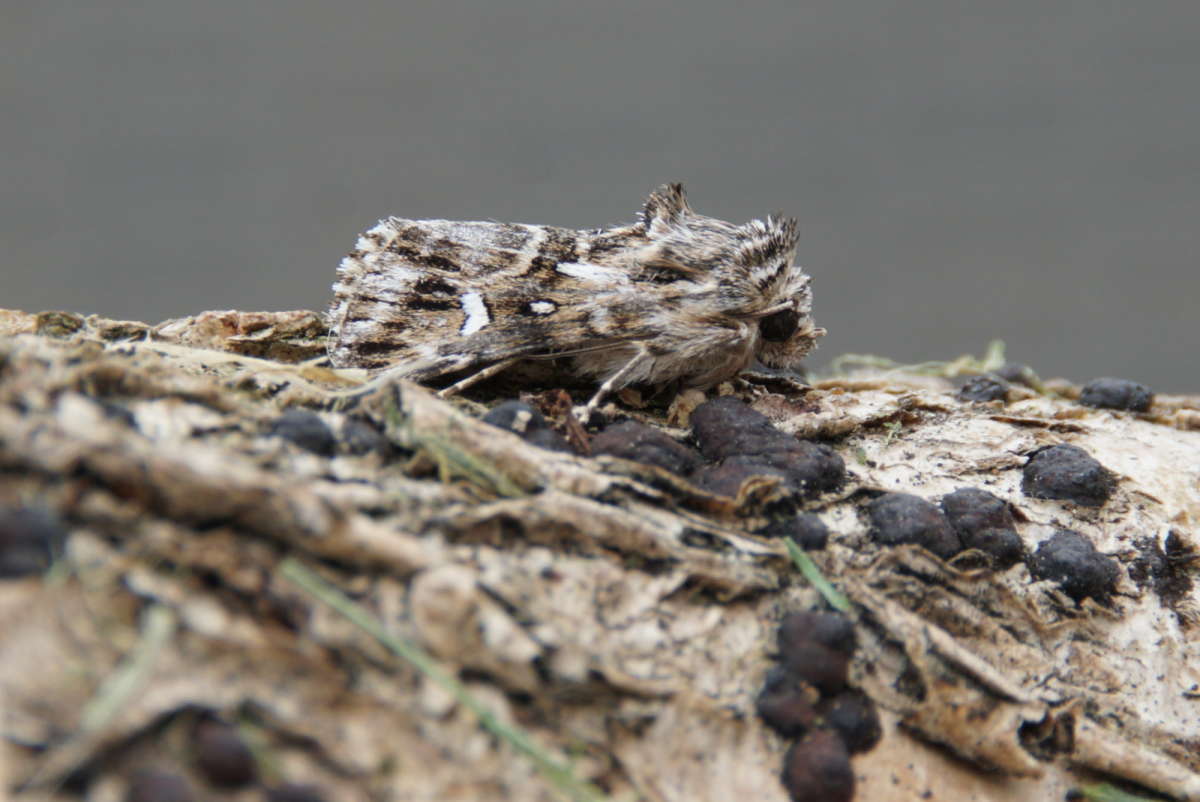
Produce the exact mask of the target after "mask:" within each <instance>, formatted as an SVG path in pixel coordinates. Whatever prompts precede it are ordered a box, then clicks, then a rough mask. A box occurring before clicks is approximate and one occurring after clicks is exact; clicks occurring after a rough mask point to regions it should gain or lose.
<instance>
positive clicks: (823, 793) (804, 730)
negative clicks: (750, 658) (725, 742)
mask: <svg viewBox="0 0 1200 802" xmlns="http://www.w3.org/2000/svg"><path fill="white" fill-rule="evenodd" d="M856 646H857V638H856V636H855V634H854V624H853V622H852V621H851V620H850V619H849V618H847V617H846V616H843V615H841V614H839V613H834V612H816V611H808V612H798V613H791V614H789V615H787V616H785V617H784V619H783V621H782V622H781V623H780V624H779V630H778V663H777V665H776V666H775V667H774V668H772V669H771V671H770V672H769V673H768V674H767V678H766V681H765V683H764V684H763V688H762V691H761V692H760V693H759V695H758V700H757V702H756V703H755V707H756V709H757V710H758V715H759V716H760V717H761V718H762V720H763V721H764V722H765V723H766V724H767V725H768V726H769V727H771V729H773V730H775V731H776V732H778V733H779V734H780V735H782V736H783V737H785V738H792V739H794V741H793V743H792V745H791V747H790V748H789V749H788V751H787V754H786V756H785V757H784V759H783V772H782V780H783V785H784V787H785V788H786V789H787V791H788V794H790V795H791V797H792V799H794V800H796V802H818V801H819V802H848V800H850V799H852V798H853V797H854V772H853V770H852V769H851V766H850V755H852V754H856V753H859V752H866V751H869V750H870V749H872V748H873V747H874V746H875V744H877V743H879V739H880V738H881V737H882V735H883V732H882V729H881V727H880V724H879V713H878V712H877V711H876V709H875V704H874V702H872V701H871V699H870V697H868V696H866V695H865V694H863V693H861V692H859V691H856V690H852V689H849V688H848V687H847V685H846V680H847V674H848V671H849V667H850V658H851V657H852V656H853V654H854V649H855V647H856Z"/></svg>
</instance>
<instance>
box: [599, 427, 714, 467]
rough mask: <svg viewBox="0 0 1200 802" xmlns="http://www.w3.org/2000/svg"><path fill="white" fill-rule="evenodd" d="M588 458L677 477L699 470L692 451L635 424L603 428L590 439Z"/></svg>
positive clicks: (651, 429)
mask: <svg viewBox="0 0 1200 802" xmlns="http://www.w3.org/2000/svg"><path fill="white" fill-rule="evenodd" d="M592 454H593V455H595V454H608V455H609V456H613V457H621V458H622V459H629V460H634V461H635V462H644V463H646V464H647V465H656V466H658V467H659V468H662V469H663V470H666V471H670V472H671V473H674V474H678V475H680V476H687V475H688V474H689V473H691V472H692V471H694V470H696V468H698V467H700V455H699V454H697V453H696V451H695V450H693V449H691V448H688V447H687V446H685V445H683V444H682V443H678V442H676V441H675V440H672V439H671V438H670V437H668V436H667V435H665V434H663V433H662V432H660V431H659V430H658V429H655V428H653V427H651V426H647V425H645V424H644V423H637V422H636V421H621V422H620V423H614V424H613V425H611V426H608V427H607V428H605V429H604V431H602V432H600V434H598V435H596V436H595V437H594V438H593V439H592Z"/></svg>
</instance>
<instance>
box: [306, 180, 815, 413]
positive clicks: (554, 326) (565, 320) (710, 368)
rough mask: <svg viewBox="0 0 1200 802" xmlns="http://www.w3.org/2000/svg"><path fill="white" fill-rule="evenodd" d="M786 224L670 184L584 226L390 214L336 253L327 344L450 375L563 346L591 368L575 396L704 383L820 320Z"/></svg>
mask: <svg viewBox="0 0 1200 802" xmlns="http://www.w3.org/2000/svg"><path fill="white" fill-rule="evenodd" d="M796 239H797V224H796V221H795V220H793V219H789V218H774V217H768V218H767V219H766V220H752V221H751V222H749V223H746V224H744V225H734V224H732V223H727V222H724V221H722V220H717V219H714V218H711V217H705V216H703V215H699V214H696V213H695V212H693V211H692V209H691V207H690V206H689V205H688V202H687V199H686V198H685V197H684V193H683V188H682V186H681V185H679V184H668V185H666V186H663V187H660V188H659V189H658V190H656V191H655V192H653V193H652V194H651V195H650V197H649V199H647V201H646V203H645V205H644V206H643V209H642V212H641V214H640V215H639V217H638V220H637V221H636V222H634V223H632V224H630V225H626V226H621V227H618V228H608V229H597V230H594V231H572V230H568V229H563V228H554V227H550V226H536V225H523V224H517V223H487V222H454V221H450V220H407V219H402V218H398V217H389V218H387V219H385V220H382V221H380V222H379V223H378V224H377V225H376V226H375V227H373V228H370V229H368V230H367V231H366V232H365V233H363V235H362V236H361V237H360V238H359V240H358V244H357V247H356V248H355V250H354V251H352V252H351V253H350V254H349V255H348V256H346V258H345V259H343V260H342V263H341V266H340V267H339V268H338V272H337V282H336V283H335V284H334V286H333V290H334V300H333V304H332V306H331V307H330V310H329V323H330V330H329V340H328V350H329V357H330V360H331V361H332V363H333V365H335V366H337V367H363V368H369V369H371V370H373V371H384V372H385V373H386V375H387V376H388V377H392V376H395V377H406V378H411V379H415V380H417V381H423V380H430V379H435V378H438V377H447V378H458V377H462V378H463V380H462V381H460V382H459V383H458V384H457V385H455V387H462V386H465V385H466V384H469V383H471V382H473V381H474V380H476V379H477V378H480V377H485V376H489V375H494V374H495V373H497V372H499V371H501V370H504V369H505V368H507V367H509V366H511V365H513V364H515V363H517V362H519V361H521V360H537V359H550V358H553V359H558V358H563V359H567V360H568V363H567V364H569V366H570V367H569V370H571V371H572V372H573V373H574V374H576V375H578V376H581V377H586V378H589V379H595V380H596V381H598V382H599V383H600V389H599V390H598V391H597V393H596V395H595V396H594V397H593V398H592V400H591V402H590V403H589V405H588V406H589V409H594V408H595V406H596V405H597V404H599V403H600V401H601V400H602V399H603V398H604V397H605V396H606V394H608V393H609V392H611V391H613V390H616V389H619V388H621V387H625V386H627V385H630V384H645V385H661V384H665V383H668V382H675V383H676V384H677V386H679V387H697V388H701V389H705V388H708V387H712V386H713V385H715V384H717V383H719V382H721V381H724V380H726V379H729V378H731V377H733V376H736V375H737V374H738V373H739V372H741V371H742V370H744V369H745V368H746V367H747V366H748V365H749V364H750V363H751V362H752V361H753V360H754V359H755V358H756V357H757V358H758V359H759V360H760V361H761V362H763V363H764V364H765V365H768V366H770V367H778V368H786V367H793V366H795V365H796V364H797V363H798V362H799V361H800V359H802V358H803V357H804V355H805V354H807V353H808V352H809V351H810V350H812V349H813V347H814V346H815V344H816V341H817V339H818V338H819V337H821V336H822V335H823V334H824V333H825V331H824V329H820V328H817V327H816V326H815V325H814V324H813V321H812V319H811V317H810V311H811V305H812V296H811V290H810V288H809V283H810V277H809V276H808V275H806V274H805V273H804V271H803V270H801V269H800V267H799V266H797V265H794V264H793V263H792V260H793V256H794V253H795V249H796Z"/></svg>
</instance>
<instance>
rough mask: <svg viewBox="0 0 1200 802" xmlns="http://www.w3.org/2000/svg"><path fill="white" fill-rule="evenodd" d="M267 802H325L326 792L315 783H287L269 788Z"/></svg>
mask: <svg viewBox="0 0 1200 802" xmlns="http://www.w3.org/2000/svg"><path fill="white" fill-rule="evenodd" d="M267 802H325V794H324V793H323V792H322V791H321V789H320V788H318V787H317V786H315V785H303V784H300V783H287V784H285V785H279V786H276V787H275V788H271V789H269V790H268V791H267Z"/></svg>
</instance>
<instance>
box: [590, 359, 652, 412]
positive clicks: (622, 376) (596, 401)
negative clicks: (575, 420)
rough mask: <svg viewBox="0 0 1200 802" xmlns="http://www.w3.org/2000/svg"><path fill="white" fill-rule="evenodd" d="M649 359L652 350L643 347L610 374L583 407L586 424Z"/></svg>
mask: <svg viewBox="0 0 1200 802" xmlns="http://www.w3.org/2000/svg"><path fill="white" fill-rule="evenodd" d="M648 359H651V356H650V352H649V351H648V350H647V349H646V348H645V347H642V348H641V349H640V350H639V351H638V352H637V353H636V354H634V355H633V356H632V357H631V358H630V360H629V361H628V362H626V363H625V364H624V365H623V366H622V367H621V369H620V370H618V371H617V372H616V373H614V374H613V375H611V376H609V377H608V379H607V380H606V381H605V382H604V384H602V385H600V389H599V390H597V391H596V394H595V395H593V396H592V400H590V401H588V402H587V406H586V407H584V408H583V422H584V423H585V424H586V423H587V422H588V420H589V419H590V418H591V417H592V413H594V412H595V411H596V410H597V409H598V408H599V407H600V404H601V402H603V401H604V399H605V398H606V397H608V395H609V394H610V393H611V392H612V391H613V390H614V389H616V388H617V387H621V386H622V385H624V384H625V380H626V379H627V378H629V376H630V374H632V373H633V372H634V371H635V370H637V369H638V368H640V367H641V366H642V365H643V364H644V363H645V362H646V361H647V360H648Z"/></svg>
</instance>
